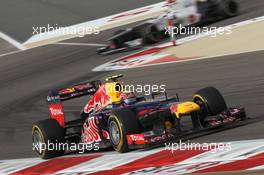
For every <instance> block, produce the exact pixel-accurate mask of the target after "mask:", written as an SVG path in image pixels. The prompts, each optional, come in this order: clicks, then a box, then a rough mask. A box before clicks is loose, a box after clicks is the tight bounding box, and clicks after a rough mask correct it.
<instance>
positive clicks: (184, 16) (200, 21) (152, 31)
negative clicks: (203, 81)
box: [97, 0, 239, 55]
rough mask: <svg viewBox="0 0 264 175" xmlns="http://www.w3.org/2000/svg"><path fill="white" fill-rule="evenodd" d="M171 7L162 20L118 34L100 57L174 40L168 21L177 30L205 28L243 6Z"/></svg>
mask: <svg viewBox="0 0 264 175" xmlns="http://www.w3.org/2000/svg"><path fill="white" fill-rule="evenodd" d="M167 6H168V9H169V11H168V12H166V13H164V14H162V15H161V16H159V17H158V18H154V19H150V20H147V21H145V22H143V23H140V24H138V25H136V26H134V27H132V28H128V29H125V30H118V31H116V32H115V33H114V34H113V36H112V37H111V38H109V39H108V41H110V44H109V45H107V46H105V47H102V48H99V49H97V53H98V54H102V55H107V54H112V53H116V52H121V51H128V50H133V49H138V48H141V47H142V46H144V45H146V44H154V43H157V42H160V41H162V40H164V39H165V38H168V37H169V36H170V33H169V32H168V20H170V21H171V22H172V23H173V26H174V27H178V28H180V27H179V26H181V27H188V26H200V25H204V24H207V23H210V22H213V21H216V20H220V19H224V18H228V17H233V16H236V15H238V13H239V4H238V3H237V2H236V1H235V0H177V1H176V2H174V3H173V4H169V3H168V5H167ZM178 30H179V29H178ZM171 33H172V32H171ZM175 33H179V31H177V32H175Z"/></svg>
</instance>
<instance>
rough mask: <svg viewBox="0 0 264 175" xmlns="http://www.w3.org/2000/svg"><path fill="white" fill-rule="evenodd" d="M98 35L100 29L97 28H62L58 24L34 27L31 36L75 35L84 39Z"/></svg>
mask: <svg viewBox="0 0 264 175" xmlns="http://www.w3.org/2000/svg"><path fill="white" fill-rule="evenodd" d="M99 33H100V28H99V27H98V26H86V27H84V26H72V27H62V26H58V24H55V25H50V24H47V26H34V27H33V32H32V34H33V35H40V36H41V35H44V34H51V35H55V34H60V35H77V36H78V37H84V36H85V35H92V34H94V35H98V34H99Z"/></svg>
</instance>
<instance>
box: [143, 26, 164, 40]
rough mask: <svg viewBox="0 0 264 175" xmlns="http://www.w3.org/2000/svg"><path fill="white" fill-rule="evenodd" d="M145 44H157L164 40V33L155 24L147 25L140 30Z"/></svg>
mask: <svg viewBox="0 0 264 175" xmlns="http://www.w3.org/2000/svg"><path fill="white" fill-rule="evenodd" d="M140 33H141V36H142V38H143V42H144V43H146V44H155V43H157V42H160V41H161V40H162V39H163V35H162V32H160V31H159V30H158V28H157V26H155V25H153V24H145V25H143V26H142V28H141V30H140Z"/></svg>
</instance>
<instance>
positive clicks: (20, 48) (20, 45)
mask: <svg viewBox="0 0 264 175" xmlns="http://www.w3.org/2000/svg"><path fill="white" fill-rule="evenodd" d="M0 38H2V39H3V40H5V41H7V42H8V43H10V44H12V45H13V46H15V47H16V48H18V49H19V50H25V49H26V48H25V47H24V46H23V45H22V44H21V43H19V42H18V41H16V40H15V39H13V38H11V37H10V36H8V35H6V34H4V33H2V32H0Z"/></svg>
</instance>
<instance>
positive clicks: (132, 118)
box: [32, 75, 247, 159]
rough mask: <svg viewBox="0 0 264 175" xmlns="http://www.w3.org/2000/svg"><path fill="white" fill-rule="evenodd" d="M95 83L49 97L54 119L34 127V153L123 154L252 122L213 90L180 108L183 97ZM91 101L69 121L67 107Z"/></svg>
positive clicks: (48, 155) (112, 79) (111, 81)
mask: <svg viewBox="0 0 264 175" xmlns="http://www.w3.org/2000/svg"><path fill="white" fill-rule="evenodd" d="M121 77H122V75H115V76H111V77H109V78H107V80H106V82H101V81H99V80H97V81H90V82H86V83H83V84H80V85H76V86H73V87H69V88H65V89H61V90H58V91H53V92H51V93H50V94H49V95H48V96H47V102H48V108H49V113H50V118H48V119H45V120H42V121H38V122H36V123H34V124H33V127H32V139H33V146H34V148H35V149H34V150H35V151H36V152H37V153H38V155H39V156H40V157H42V158H44V159H48V158H52V157H56V156H60V155H63V154H64V153H65V151H66V150H65V149H56V148H58V147H54V146H53V149H49V148H48V146H47V145H48V144H54V145H55V144H57V145H58V144H59V145H64V144H72V143H74V144H86V145H91V146H96V147H98V148H107V147H113V148H114V150H116V151H118V152H121V153H124V152H128V151H130V150H132V149H138V148H144V147H149V146H152V145H157V144H161V143H164V142H166V141H170V140H175V139H182V138H184V137H189V136H192V135H193V136H194V135H196V134H199V133H210V132H211V131H214V132H215V131H217V130H219V129H220V130H221V128H226V127H233V126H237V125H239V124H240V123H243V121H245V120H246V119H247V117H246V113H245V110H244V108H230V107H227V105H226V102H225V100H224V98H223V96H222V95H221V94H220V92H219V91H218V90H217V89H216V88H214V87H207V88H203V89H201V90H199V91H197V92H196V93H194V95H193V99H192V100H190V101H185V102H180V101H179V98H178V95H175V96H174V97H168V96H167V93H166V92H164V93H161V94H160V93H153V94H152V98H149V99H148V98H147V97H146V96H136V95H135V94H134V93H132V92H124V91H123V88H122V87H123V86H124V85H123V84H122V83H121V82H119V81H118V79H119V78H121ZM85 95H88V96H90V100H89V101H88V103H87V104H86V105H85V107H84V108H83V110H82V112H81V114H80V117H79V118H78V119H76V120H73V121H66V118H65V113H64V109H63V106H62V102H63V101H66V100H70V99H73V98H77V97H81V96H85Z"/></svg>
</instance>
